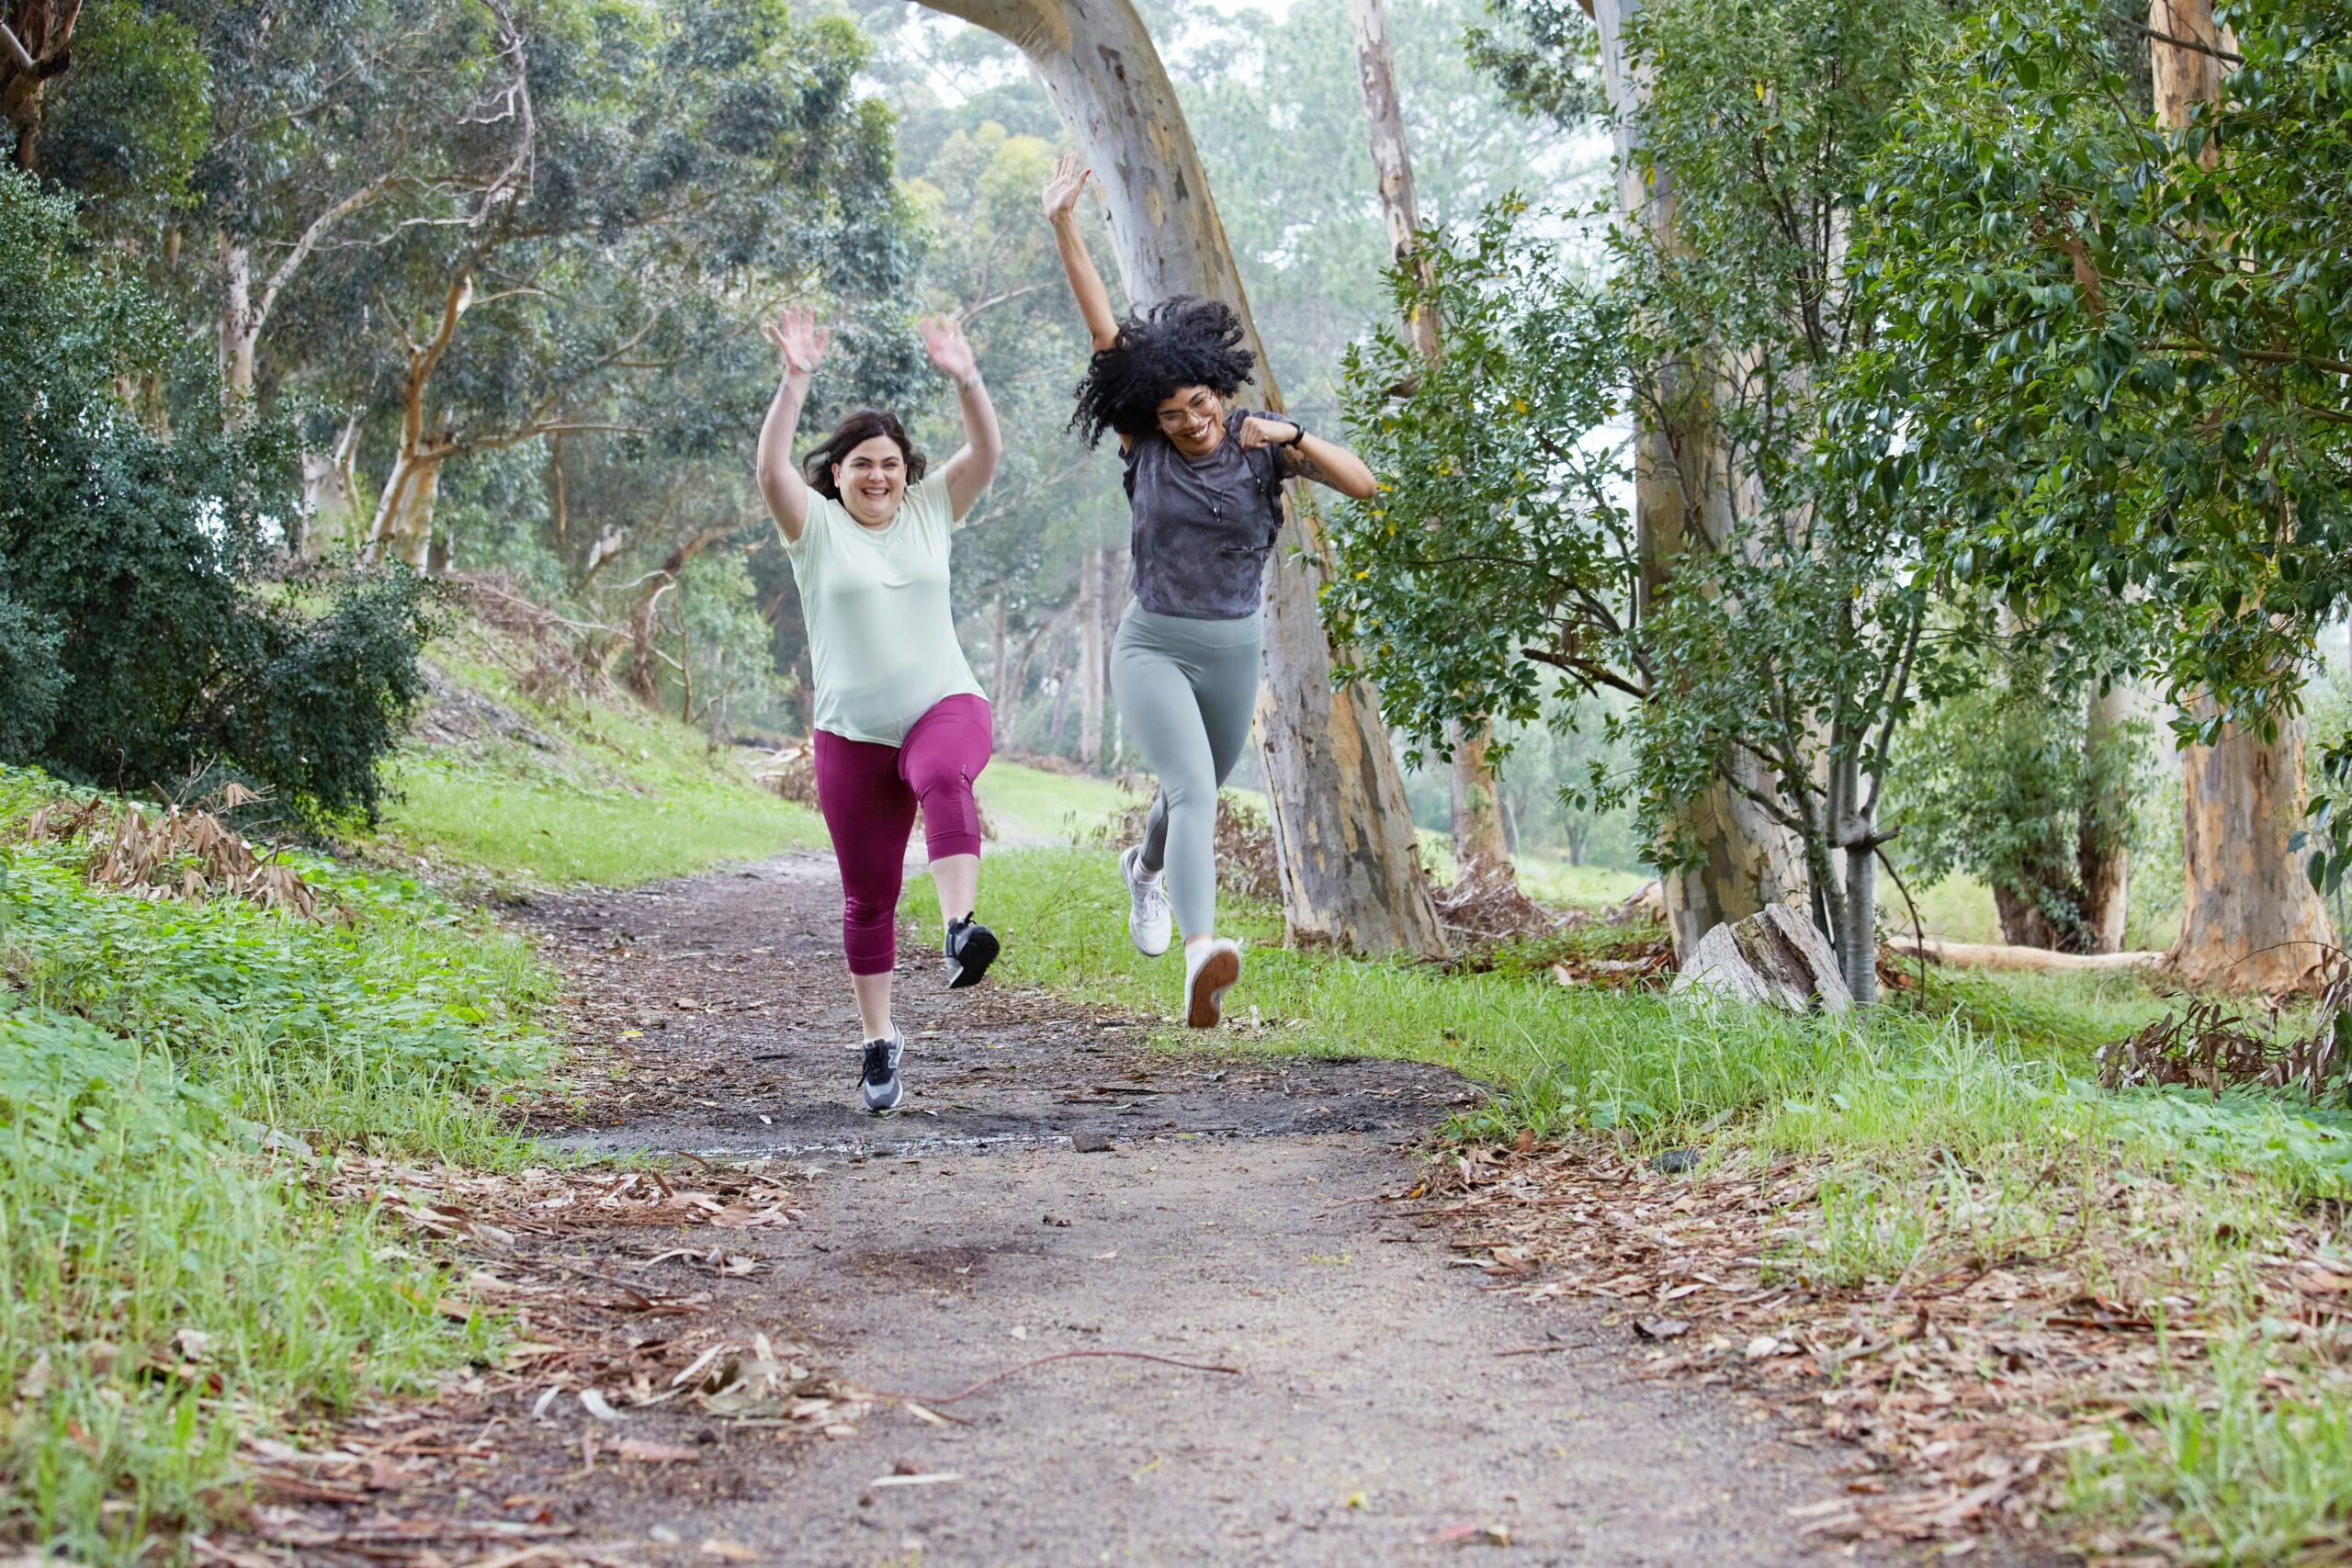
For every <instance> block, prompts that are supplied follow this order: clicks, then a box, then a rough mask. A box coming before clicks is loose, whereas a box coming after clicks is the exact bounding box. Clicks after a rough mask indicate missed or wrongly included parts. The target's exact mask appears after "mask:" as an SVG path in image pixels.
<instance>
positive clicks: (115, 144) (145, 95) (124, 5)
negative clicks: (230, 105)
mask: <svg viewBox="0 0 2352 1568" xmlns="http://www.w3.org/2000/svg"><path fill="white" fill-rule="evenodd" d="M73 58H74V65H73V69H72V70H71V71H69V72H67V73H66V74H65V76H64V77H63V79H62V81H61V82H60V83H59V85H58V90H57V92H56V96H55V97H54V99H53V101H52V103H51V106H50V107H49V109H48V111H47V114H46V116H45V117H44V121H43V124H42V126H41V132H40V144H39V145H40V172H41V174H42V175H43V176H44V177H46V178H49V179H51V180H55V181H56V182H58V183H59V184H60V185H62V186H65V187H66V188H68V189H70V190H72V191H74V193H76V194H77V195H80V196H82V197H86V198H96V200H97V201H98V202H99V203H100V204H102V207H103V210H104V214H105V222H106V224H107V227H109V228H115V229H131V228H134V227H135V226H141V225H145V224H152V223H153V222H155V221H157V220H161V219H164V218H166V217H167V216H169V215H171V214H174V213H175V212H176V211H177V210H178V209H182V208H184V207H186V206H187V204H188V202H189V198H190V192H189V189H188V186H189V181H190V179H191V177H192V176H193V175H194V174H195V172H196V167H197V164H198V160H199V159H201V158H202V157H203V155H204V152H205V149H206V147H207V146H208V145H209V142H210V140H211V135H210V133H211V129H212V126H211V120H212V101H211V99H212V93H211V87H212V73H211V67H210V63H209V62H208V61H207V60H206V59H205V56H204V50H203V46H202V43H201V40H200V39H198V36H197V33H196V30H195V29H194V28H190V27H189V26H188V25H187V23H186V22H185V21H183V20H181V19H180V18H179V17H175V16H173V15H171V14H170V13H169V12H168V11H162V10H160V9H157V10H151V9H150V8H149V7H147V6H143V5H141V4H140V0H96V3H95V4H91V5H86V6H83V7H82V12H81V16H80V17H79V18H78V19H77V20H76V22H75V23H74V56H73Z"/></svg>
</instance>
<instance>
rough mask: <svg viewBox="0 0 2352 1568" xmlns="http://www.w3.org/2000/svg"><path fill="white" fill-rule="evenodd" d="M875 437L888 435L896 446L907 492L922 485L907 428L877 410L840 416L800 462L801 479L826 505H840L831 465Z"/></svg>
mask: <svg viewBox="0 0 2352 1568" xmlns="http://www.w3.org/2000/svg"><path fill="white" fill-rule="evenodd" d="M877 435H887V436H888V437H889V438H890V439H891V440H893V441H895V442H897V443H898V444H899V452H900V453H901V454H902V455H903V456H904V457H906V459H907V488H908V489H909V490H912V489H914V488H915V486H917V485H919V484H921V483H922V471H923V468H925V466H926V465H925V464H924V462H923V456H922V453H920V452H918V451H916V450H915V444H914V443H913V442H911V441H910V440H908V439H907V427H906V426H905V425H903V424H900V423H899V416H898V415H897V414H894V413H885V412H882V411H881V410H880V409H853V410H851V411H850V412H848V413H847V414H845V415H843V416H842V422H841V423H839V424H837V425H835V426H833V433H832V434H831V435H828V436H826V437H825V439H824V440H822V441H821V442H820V443H818V445H817V447H816V449H815V450H814V451H812V452H810V453H809V456H808V457H807V458H806V459H804V460H803V461H802V463H801V465H800V477H801V478H802V479H807V480H808V481H809V489H810V490H813V491H816V492H817V493H818V494H819V495H821V496H823V497H824V498H825V499H826V500H827V501H839V500H840V499H841V498H842V491H841V487H840V486H839V485H837V484H835V483H833V465H834V464H835V463H838V462H840V461H841V460H842V458H844V457H848V456H849V455H850V454H851V453H852V452H854V451H855V450H856V449H857V448H858V447H860V446H864V445H865V443H866V442H868V441H871V440H873V439H874V438H875V437H876V436H877Z"/></svg>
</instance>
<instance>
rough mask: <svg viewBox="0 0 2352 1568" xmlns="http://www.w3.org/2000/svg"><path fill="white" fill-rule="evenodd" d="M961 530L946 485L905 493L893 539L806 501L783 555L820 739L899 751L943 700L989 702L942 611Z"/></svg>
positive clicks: (936, 479) (887, 531) (812, 497)
mask: <svg viewBox="0 0 2352 1568" xmlns="http://www.w3.org/2000/svg"><path fill="white" fill-rule="evenodd" d="M955 526H956V514H955V509H954V507H953V506H952V505H951V504H950V503H949V502H948V499H947V477H946V476H945V475H944V474H939V475H935V476H933V478H931V479H925V480H924V481H923V482H922V484H920V485H916V486H914V487H913V488H911V489H910V490H909V491H907V495H906V499H905V500H904V501H903V502H900V503H899V514H898V516H896V517H894V518H892V519H891V520H890V525H889V526H888V527H887V528H867V527H865V526H863V525H860V524H859V522H858V521H857V519H856V518H854V517H852V516H851V515H850V514H849V512H848V510H847V509H846V508H844V507H843V506H842V503H841V502H838V501H828V500H826V499H825V498H824V497H823V496H821V495H819V494H818V493H817V492H816V491H813V490H812V491H809V521H808V524H807V525H806V526H804V527H803V528H802V529H801V530H800V542H799V543H797V544H795V543H793V542H792V541H791V540H789V539H786V540H785V541H784V553H785V557H786V558H787V559H788V560H790V561H791V562H792V578H793V581H794V582H795V583H796V584H797V585H798V587H799V589H800V614H801V616H802V618H803V619H804V620H806V621H807V622H808V625H809V665H810V668H811V669H812V671H814V673H815V676H816V686H817V706H816V717H815V723H816V727H817V728H819V729H822V730H828V731H830V732H831V733H832V734H835V735H838V736H840V737H842V739H845V740H868V741H872V742H874V743H876V744H877V745H882V746H897V745H899V744H901V743H902V742H904V741H905V739H906V738H907V731H908V730H910V729H911V728H914V723H915V720H917V719H919V718H921V717H922V716H923V715H924V714H926V713H928V712H930V711H931V709H932V707H933V705H934V704H936V703H938V702H939V701H940V699H941V698H943V697H952V696H956V695H957V694H963V693H969V694H971V695H973V696H976V697H984V696H986V695H987V693H985V692H983V691H981V690H980V683H979V682H978V681H976V680H974V679H973V678H972V667H971V665H970V664H969V663H968V662H967V661H966V660H965V658H964V646H963V644H962V643H960V642H958V641H956V616H955V614H954V612H953V611H951V610H950V609H949V608H948V604H947V547H948V535H949V534H950V533H951V532H953V531H954V529H955ZM780 532H781V530H779V533H780Z"/></svg>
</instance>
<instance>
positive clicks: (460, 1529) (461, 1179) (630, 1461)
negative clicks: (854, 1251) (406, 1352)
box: [189, 1155, 874, 1568]
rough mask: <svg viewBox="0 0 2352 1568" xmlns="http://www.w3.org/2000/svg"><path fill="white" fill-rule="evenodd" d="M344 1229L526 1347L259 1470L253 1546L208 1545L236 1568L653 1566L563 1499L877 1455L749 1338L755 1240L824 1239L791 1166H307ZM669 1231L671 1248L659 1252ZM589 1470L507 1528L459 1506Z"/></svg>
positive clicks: (843, 1411)
mask: <svg viewBox="0 0 2352 1568" xmlns="http://www.w3.org/2000/svg"><path fill="white" fill-rule="evenodd" d="M305 1163H306V1164H307V1166H308V1168H309V1174H310V1177H311V1179H313V1180H315V1181H317V1182H319V1183H320V1184H322V1186H323V1187H324V1188H325V1189H326V1190H327V1191H328V1192H329V1193H330V1194H331V1195H332V1196H333V1198H334V1200H335V1201H337V1202H338V1203H339V1204H341V1205H343V1206H345V1208H347V1209H351V1210H355V1211H357V1210H373V1211H374V1212H375V1213H378V1214H379V1216H382V1217H384V1218H386V1219H389V1220H390V1221H391V1222H393V1223H394V1224H396V1225H398V1226H399V1227H401V1228H402V1229H405V1230H406V1231H408V1232H409V1233H410V1234H411V1235H413V1237H414V1238H416V1240H417V1241H418V1242H419V1243H420V1244H422V1246H423V1247H425V1248H427V1249H429V1253H430V1255H431V1256H434V1257H435V1258H441V1259H443V1260H446V1261H455V1262H457V1263H458V1264H459V1266H460V1267H461V1268H463V1269H465V1272H464V1273H463V1275H462V1277H461V1278H458V1280H456V1282H455V1283H454V1285H453V1286H452V1287H451V1288H450V1289H448V1290H447V1292H446V1293H445V1294H443V1295H442V1296H441V1297H440V1298H439V1299H437V1300H436V1301H435V1302H434V1303H432V1304H433V1305H434V1306H435V1308H436V1309H437V1310H438V1311H439V1312H440V1313H442V1314H444V1315H446V1316H448V1317H451V1318H456V1319H464V1318H468V1317H470V1316H472V1315H474V1314H495V1315H496V1316H497V1317H498V1318H499V1320H500V1322H501V1324H502V1325H503V1327H504V1329H505V1330H506V1333H507V1336H508V1337H507V1338H506V1340H505V1342H504V1343H503V1347H502V1348H501V1350H500V1351H499V1354H498V1359H496V1360H495V1361H494V1362H492V1363H487V1364H477V1365H476V1366H475V1367H474V1368H472V1369H471V1370H469V1371H468V1372H467V1373H465V1374H464V1375H462V1376H460V1377H458V1378H455V1379H452V1380H451V1381H450V1382H448V1383H447V1385H446V1386H444V1387H443V1388H442V1389H440V1390H438V1391H437V1392H436V1393H435V1395H434V1396H433V1397H431V1398H428V1399H424V1400H418V1401H407V1402H398V1403H392V1404H386V1405H383V1406H380V1407H379V1408H376V1409H373V1410H369V1411H365V1412H362V1413H360V1414H358V1415H356V1416H352V1417H350V1418H347V1419H345V1420H343V1421H339V1422H335V1423H332V1424H329V1425H326V1426H323V1427H320V1428H319V1429H317V1430H315V1431H312V1432H310V1433H306V1434H303V1435H302V1437H301V1440H300V1443H294V1442H287V1441H283V1440H279V1439H276V1438H263V1437H255V1438H249V1439H248V1440H247V1442H246V1445H245V1449H244V1458H245V1460H246V1461H247V1472H248V1475H249V1477H250V1481H251V1498H250V1501H249V1502H248V1503H246V1504H245V1505H244V1506H243V1509H242V1512H241V1513H239V1512H237V1511H235V1510H233V1509H232V1516H233V1517H234V1521H235V1523H236V1525H237V1527H238V1528H237V1529H235V1530H234V1531H233V1532H228V1531H223V1532H220V1533H218V1534H216V1535H215V1536H213V1537H210V1538H201V1539H196V1540H191V1541H190V1543H189V1545H190V1550H191V1551H192V1552H193V1554H194V1555H195V1557H196V1559H197V1560H198V1562H212V1563H224V1564H230V1565H232V1568H261V1565H263V1564H267V1565H269V1568H285V1565H287V1564H289V1563H295V1562H300V1563H305V1564H308V1563H337V1564H340V1563H350V1564H358V1563H383V1562H398V1563H403V1564H409V1565H412V1568H522V1565H524V1564H544V1565H547V1568H556V1565H560V1564H581V1565H594V1568H610V1565H614V1564H625V1563H628V1562H630V1561H632V1557H631V1555H630V1551H631V1549H632V1548H633V1546H634V1543H633V1542H628V1541H618V1542H616V1541H611V1540H605V1541H601V1542H600V1541H597V1540H590V1539H587V1538H588V1537H589V1536H590V1535H591V1534H592V1532H591V1531H589V1530H588V1529H584V1528H583V1527H582V1526H579V1525H575V1524H568V1523H564V1522H562V1521H561V1520H560V1518H559V1517H558V1507H559V1506H560V1502H561V1498H560V1496H559V1495H558V1494H560V1493H562V1492H565V1491H567V1490H570V1491H576V1490H577V1488H578V1487H579V1484H580V1483H582V1482H583V1481H587V1480H589V1478H591V1477H594V1476H595V1475H597V1474H599V1473H601V1472H618V1473H622V1474H637V1475H652V1474H657V1473H659V1472H666V1471H669V1470H673V1469H679V1470H700V1469H705V1468H709V1467H711V1466H712V1465H715V1464H724V1463H725V1462H727V1460H728V1456H729V1450H730V1448H732V1447H733V1446H734V1445H737V1444H740V1443H741V1442H744V1441H757V1442H763V1443H767V1442H775V1441H784V1442H796V1441H807V1440H813V1439H819V1438H827V1437H833V1438H841V1437H849V1436H854V1434H855V1433H856V1431H857V1429H858V1427H857V1423H858V1422H859V1421H860V1420H862V1419H863V1418H864V1417H865V1416H866V1414H867V1413H868V1412H869V1410H870V1409H871V1408H872V1406H873V1404H874V1398H873V1396H871V1395H868V1394H865V1393H863V1392H862V1391H859V1390H856V1389H854V1388H850V1387H848V1386H846V1385H844V1384H842V1383H840V1382H837V1381H835V1380H833V1379H831V1378H830V1377H827V1376H826V1375H824V1374H823V1373H821V1372H820V1371H817V1370H816V1368H815V1366H814V1364H813V1358H812V1357H811V1356H810V1354H809V1351H808V1349H807V1348H805V1347H803V1346H800V1345H797V1344H795V1343H791V1342H790V1341H788V1340H786V1339H785V1338H783V1337H780V1336H771V1334H769V1333H768V1332H767V1331H765V1330H764V1329H762V1328H758V1327H754V1326H750V1325H746V1324H745V1323H744V1322H743V1320H742V1317H741V1314H740V1312H738V1311H735V1310H732V1308H733V1307H734V1306H735V1305H736V1304H737V1303H730V1302H729V1300H728V1299H727V1298H726V1294H725V1292H726V1291H727V1289H728V1287H729V1285H730V1284H731V1283H732V1281H734V1280H738V1279H741V1277H743V1276H745V1275H750V1274H756V1273H757V1272H758V1271H759V1270H760V1269H761V1268H762V1267H763V1265H762V1264H761V1263H760V1261H759V1260H758V1258H756V1257H754V1256H752V1255H751V1253H750V1252H749V1251H747V1250H745V1247H746V1244H745V1243H744V1242H742V1241H741V1240H739V1239H737V1238H738V1237H739V1236H741V1235H743V1234H744V1233H751V1232H759V1231H765V1230H773V1229H776V1228H780V1227H786V1226H790V1225H792V1224H797V1223H798V1222H799V1221H800V1219H801V1218H802V1217H803V1216H802V1213H801V1211H800V1210H799V1209H798V1208H797V1207H796V1206H795V1202H794V1196H795V1195H794V1192H793V1190H792V1189H791V1188H790V1186H789V1185H787V1184H786V1182H785V1181H784V1180H783V1179H780V1178H779V1177H777V1176H775V1175H774V1174H771V1172H770V1170H769V1168H768V1166H767V1162H764V1161H754V1162H752V1163H751V1164H750V1165H748V1166H744V1167H740V1168H738V1167H717V1166H710V1167H705V1168H696V1169H695V1171H694V1172H693V1173H692V1176H691V1179H688V1178H686V1177H685V1176H684V1175H682V1174H681V1173H679V1172H677V1171H674V1170H673V1171H663V1170H657V1169H654V1168H642V1169H638V1170H628V1171H614V1170H612V1169H610V1168H602V1169H577V1170H563V1169H552V1168H546V1169H527V1170H522V1171H516V1172H511V1173H484V1172H481V1171H471V1170H461V1169H455V1168H447V1167H427V1166H421V1165H416V1164H410V1163H402V1162H399V1161H393V1160H387V1159H380V1158H376V1157H372V1156H356V1155H345V1156H340V1157H338V1158H335V1159H333V1160H327V1159H322V1158H316V1157H311V1158H310V1159H308V1160H306V1161H305ZM656 1227H661V1228H665V1229H667V1230H668V1231H669V1232H670V1234H668V1235H655V1234H651V1233H652V1232H653V1231H654V1230H655V1228H656ZM551 1451H553V1452H558V1453H561V1454H563V1455H564V1456H565V1459H564V1462H565V1463H567V1464H571V1463H573V1462H574V1461H576V1467H575V1468H572V1469H571V1470H570V1471H569V1473H568V1474H565V1475H563V1476H561V1477H560V1483H559V1484H556V1485H551V1486H549V1487H548V1489H547V1490H545V1491H540V1490H537V1489H532V1490H526V1491H509V1492H507V1494H506V1495H504V1497H503V1502H502V1503H500V1505H499V1509H498V1511H499V1512H500V1513H501V1514H503V1517H474V1516H477V1515H480V1514H481V1513H482V1512H483V1510H482V1508H481V1505H480V1504H479V1503H477V1504H475V1505H474V1506H472V1507H470V1508H466V1509H463V1510H459V1509H458V1508H457V1507H455V1506H450V1504H449V1502H448V1501H447V1500H448V1499H450V1498H452V1497H453V1496H456V1495H462V1494H463V1493H464V1492H465V1491H466V1490H468V1489H469V1488H470V1489H472V1490H473V1491H475V1492H476V1493H477V1494H478V1495H480V1494H483V1493H487V1494H488V1495H492V1496H496V1495H498V1494H499V1493H500V1492H501V1491H502V1490H503V1488H502V1486H500V1485H499V1484H497V1483H498V1482H499V1480H500V1478H501V1477H503V1476H511V1474H512V1472H514V1470H515V1465H516V1461H517V1456H518V1453H526V1454H528V1455H529V1456H531V1462H532V1463H534V1464H536V1466H537V1469H539V1470H540V1471H542V1472H543V1471H544V1470H545V1468H546V1460H547V1456H548V1453H549V1452H551Z"/></svg>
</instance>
